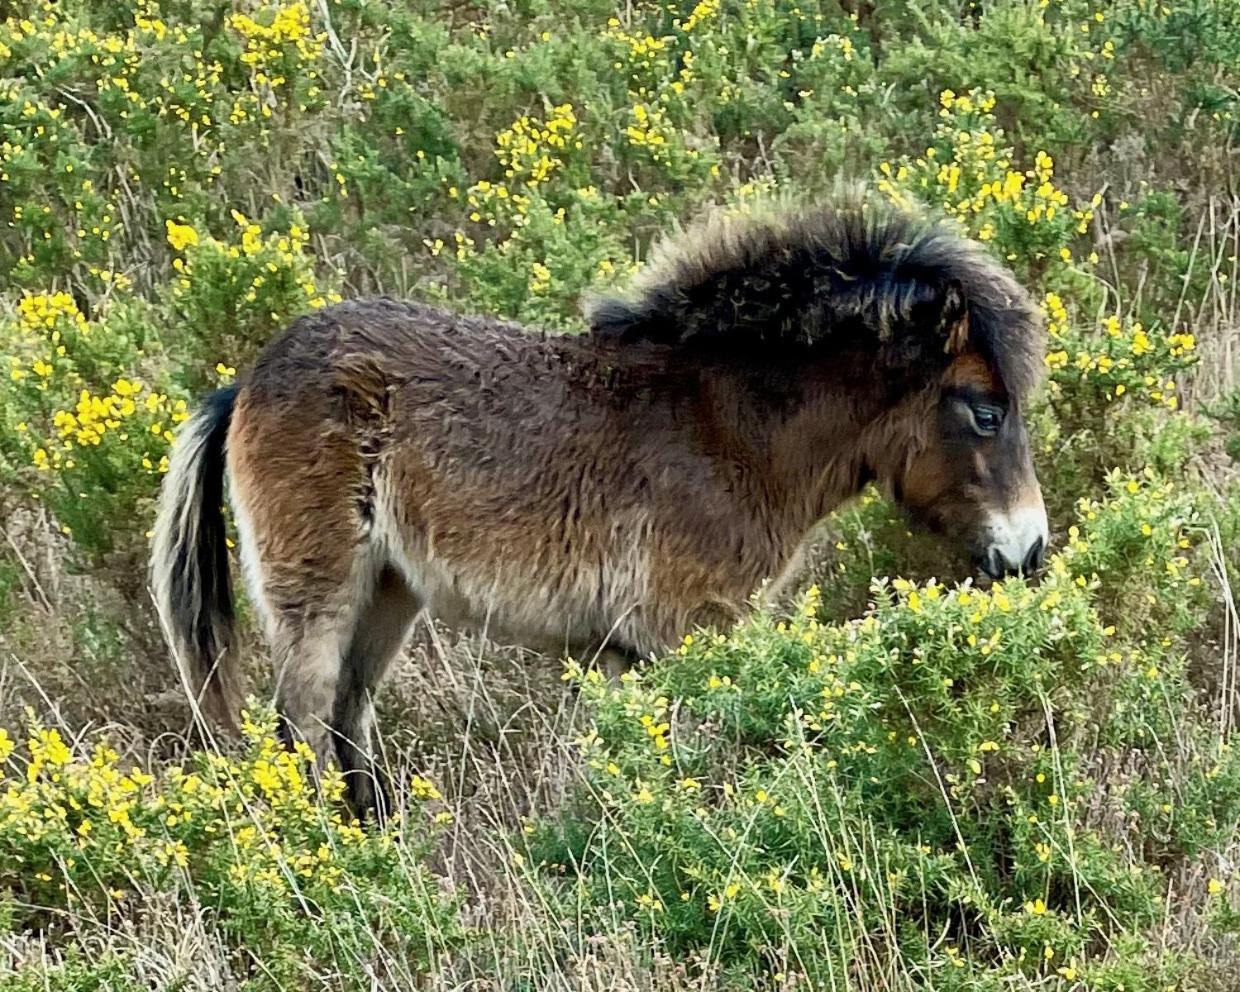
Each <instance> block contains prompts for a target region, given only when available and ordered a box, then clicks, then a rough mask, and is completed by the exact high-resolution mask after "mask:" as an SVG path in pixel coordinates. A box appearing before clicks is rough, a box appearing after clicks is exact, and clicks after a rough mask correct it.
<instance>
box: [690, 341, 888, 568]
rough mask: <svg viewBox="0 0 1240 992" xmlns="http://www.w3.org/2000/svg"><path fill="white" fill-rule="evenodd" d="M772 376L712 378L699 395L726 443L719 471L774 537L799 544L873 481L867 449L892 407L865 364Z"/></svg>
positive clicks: (872, 468)
mask: <svg viewBox="0 0 1240 992" xmlns="http://www.w3.org/2000/svg"><path fill="white" fill-rule="evenodd" d="M777 378H778V382H775V383H770V384H767V383H765V382H762V381H761V380H759V379H755V378H753V377H745V378H742V377H740V376H737V375H736V374H734V373H721V374H719V375H718V376H714V377H712V376H709V375H708V376H705V377H704V380H703V398H704V402H705V404H706V405H707V407H708V408H709V410H710V414H709V415H710V416H711V417H712V419H713V420H714V421H715V424H716V428H715V429H716V430H717V431H718V432H719V433H720V434H721V435H722V436H723V437H725V438H726V439H727V447H728V448H729V449H730V450H729V451H728V452H727V453H726V454H725V455H723V456H722V458H723V459H730V460H731V464H730V465H727V464H721V468H722V470H723V471H725V472H730V473H731V474H732V475H733V476H734V483H735V485H734V491H735V492H737V494H738V495H739V496H740V498H742V499H744V500H745V502H746V503H747V504H748V508H749V510H750V512H751V513H752V514H753V516H754V517H755V518H757V519H759V520H761V521H762V523H763V525H764V526H765V527H766V528H767V529H768V530H769V532H770V533H771V536H772V537H773V538H774V539H776V540H777V541H779V542H780V543H791V544H795V543H799V542H800V541H801V539H802V538H804V536H805V534H806V533H807V532H808V531H809V530H810V528H812V527H813V526H814V524H816V523H817V522H818V521H820V520H821V519H822V518H823V517H825V516H826V515H827V514H828V513H830V512H831V511H832V510H834V509H835V508H836V507H838V506H839V505H840V504H841V503H843V502H845V501H846V500H848V499H850V498H851V497H853V496H856V495H857V494H858V493H860V492H861V490H862V489H863V488H864V486H865V485H866V483H867V482H869V481H870V480H871V479H872V478H873V477H874V469H875V466H874V464H873V459H872V458H871V457H870V456H871V451H870V449H871V448H872V447H873V445H874V443H875V441H874V435H875V434H876V433H878V432H881V427H882V424H883V423H884V422H885V420H887V419H888V417H889V415H890V413H891V407H890V404H889V403H888V401H887V400H886V398H885V394H886V390H885V389H884V388H883V386H882V384H881V383H880V382H878V381H877V379H876V376H875V373H874V370H873V367H872V365H870V364H869V363H851V362H847V361H842V362H841V363H840V365H839V366H838V367H837V368H836V369H835V370H833V371H832V372H831V373H828V374H823V373H822V372H821V371H814V370H809V371H805V372H800V371H797V370H790V371H789V373H788V374H787V375H786V376H778V377H777ZM891 441H892V443H893V444H894V443H898V439H897V438H892V439H891Z"/></svg>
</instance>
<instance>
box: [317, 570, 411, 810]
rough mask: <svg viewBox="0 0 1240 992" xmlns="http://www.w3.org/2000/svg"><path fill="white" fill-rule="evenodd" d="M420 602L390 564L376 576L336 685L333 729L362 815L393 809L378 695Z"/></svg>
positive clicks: (351, 798) (351, 801)
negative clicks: (376, 730)
mask: <svg viewBox="0 0 1240 992" xmlns="http://www.w3.org/2000/svg"><path fill="white" fill-rule="evenodd" d="M420 608H421V603H419V601H418V598H417V597H416V596H415V595H414V593H413V591H412V590H411V589H410V588H409V586H408V585H407V584H406V582H405V580H404V578H403V577H402V576H401V575H400V574H399V573H398V572H396V571H395V570H394V569H392V568H388V567H385V568H384V569H383V570H382V571H381V572H380V573H379V576H378V578H377V579H376V581H375V586H374V592H373V594H372V596H371V599H370V602H369V603H368V604H366V605H365V606H364V607H363V608H362V609H361V611H360V612H359V613H358V618H357V626H356V627H355V628H354V631H353V637H352V640H351V642H350V644H349V648H348V650H347V651H346V652H345V656H344V665H343V666H342V669H341V672H340V680H339V682H338V684H337V688H336V703H335V706H334V708H333V710H332V731H333V733H334V734H335V742H336V758H337V760H338V761H339V763H340V768H341V771H342V772H343V773H344V775H345V781H346V783H347V789H348V792H347V794H348V799H349V805H350V806H352V807H353V811H354V812H355V813H356V814H357V815H358V816H360V817H365V816H366V815H367V814H368V813H371V812H373V813H374V815H375V818H376V819H377V820H378V821H379V822H382V821H383V820H384V818H385V817H386V816H387V814H388V812H389V811H390V809H391V796H390V794H389V792H388V790H387V787H386V783H385V781H384V776H383V772H382V770H381V768H380V767H379V763H378V761H376V758H375V754H374V746H373V741H372V739H371V737H372V732H373V727H374V713H375V710H374V699H373V697H374V693H375V691H376V690H377V689H378V687H379V683H380V681H381V680H382V679H383V676H384V673H385V672H386V671H387V668H388V665H389V664H390V663H391V661H392V659H393V658H395V657H396V655H397V654H399V653H400V650H401V649H402V648H403V647H404V646H405V640H406V638H407V637H408V635H409V627H410V625H411V624H412V622H413V619H414V617H415V616H417V613H418V610H419V609H420Z"/></svg>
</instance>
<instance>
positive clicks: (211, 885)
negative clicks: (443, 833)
mask: <svg viewBox="0 0 1240 992" xmlns="http://www.w3.org/2000/svg"><path fill="white" fill-rule="evenodd" d="M274 728H275V720H274V717H271V716H269V715H268V716H262V717H261V718H259V719H258V722H254V721H252V720H251V719H250V718H249V717H247V718H246V720H245V724H244V729H245V734H246V741H247V750H246V753H245V754H243V755H241V756H239V757H237V758H230V757H225V756H223V755H220V754H203V755H200V756H198V759H197V761H196V763H195V765H194V766H191V767H189V768H182V767H180V766H176V765H173V766H169V767H166V768H163V769H161V770H160V771H159V773H158V775H157V776H155V775H151V774H147V773H145V772H143V771H141V770H140V769H138V768H137V767H131V768H129V769H126V768H124V767H123V766H122V765H121V764H120V759H119V756H118V754H117V753H116V752H115V751H114V750H112V749H111V748H110V747H108V746H107V745H106V744H104V743H102V742H100V743H96V744H94V745H93V746H92V747H91V748H90V749H89V751H86V749H85V745H83V746H81V747H80V748H78V749H74V748H72V747H70V744H69V743H67V742H66V741H65V740H64V739H63V738H62V736H61V734H60V733H59V732H58V731H57V730H55V729H47V728H44V727H41V726H39V725H38V724H37V723H34V724H32V725H31V727H30V732H29V737H28V739H27V740H26V742H25V744H24V746H21V747H19V746H17V745H16V744H15V742H14V741H13V740H12V739H11V738H10V737H9V735H8V734H7V733H5V732H0V758H3V759H4V761H5V763H6V764H7V765H8V767H9V768H11V769H12V773H11V774H10V775H8V776H6V777H4V778H0V790H3V791H0V855H2V857H0V865H3V868H0V894H2V895H0V919H2V920H3V921H4V924H5V926H6V928H9V929H11V928H14V927H17V928H25V927H30V926H34V927H39V928H47V929H49V930H51V931H55V930H56V929H57V928H59V927H61V926H63V920H65V919H66V918H71V917H72V916H73V915H84V916H88V917H92V918H99V917H103V918H118V917H122V916H123V917H125V918H127V919H129V920H131V921H135V922H138V923H139V925H140V921H141V918H142V916H143V914H144V913H146V912H148V911H151V910H154V909H157V908H158V907H159V905H160V904H161V900H163V899H166V898H167V897H168V896H169V895H170V894H172V893H175V894H176V897H177V898H178V899H179V900H186V901H188V903H189V904H190V905H191V906H194V907H197V909H198V911H199V912H202V913H206V914H208V915H210V916H211V917H212V918H213V923H214V925H215V926H216V927H217V928H218V931H219V933H220V935H221V936H222V937H223V939H225V940H226V941H228V942H229V944H230V945H231V946H232V947H233V949H234V956H233V959H232V961H231V962H230V965H231V969H230V970H232V971H233V973H234V975H235V976H237V977H236V978H235V979H234V980H240V981H243V982H244V984H245V987H246V988H249V989H254V990H258V989H280V988H286V987H288V986H289V985H290V984H294V985H295V984H299V983H301V982H303V981H305V980H307V979H308V978H309V977H312V976H315V975H316V974H319V973H321V972H322V971H323V970H324V969H325V968H328V967H330V968H331V969H332V972H333V973H334V974H335V976H336V979H335V980H336V983H337V985H336V987H338V988H359V989H360V988H368V987H369V985H368V984H367V983H368V979H367V977H366V976H367V975H368V974H370V973H372V972H373V969H374V968H375V967H380V968H384V969H390V970H391V971H392V973H393V974H394V976H396V977H397V978H398V979H399V978H400V976H409V975H416V974H418V973H420V972H422V971H423V970H425V968H426V967H427V965H428V964H429V963H431V960H432V959H433V956H434V955H435V954H436V953H439V952H441V951H444V950H447V949H448V948H450V947H451V945H452V943H453V942H454V941H455V940H456V939H457V938H458V937H459V933H460V931H459V929H458V927H457V925H456V924H455V922H454V919H453V912H452V909H453V907H452V902H451V900H450V899H448V898H447V897H446V896H444V894H443V893H441V892H440V889H439V887H438V884H437V883H436V882H435V880H434V879H433V878H431V877H430V876H429V875H428V874H427V873H426V872H425V870H424V869H423V868H422V867H421V866H420V863H419V857H420V856H423V855H424V854H425V852H426V844H427V840H426V835H427V830H426V823H425V822H424V823H418V822H416V821H414V822H410V823H408V824H405V825H404V828H405V829H403V831H402V833H401V840H400V844H399V845H398V844H397V843H396V840H395V838H394V836H393V835H391V834H375V833H373V832H368V831H366V830H363V829H362V827H361V825H360V824H359V823H358V822H357V821H356V820H350V819H348V818H345V817H344V816H343V815H342V812H341V797H342V795H343V792H344V784H343V782H342V781H341V779H340V777H339V775H338V774H336V773H333V772H328V773H327V774H326V775H325V776H319V773H318V772H317V770H316V769H315V768H314V758H313V755H312V754H311V752H310V751H309V749H307V748H305V747H298V748H296V749H294V750H292V751H289V750H286V749H285V748H284V747H283V746H282V745H281V744H279V743H277V741H276V738H275V729H274ZM316 777H318V778H320V779H321V781H320V782H319V785H320V788H319V789H318V790H317V791H316V789H315V779H316ZM412 787H413V790H414V794H416V795H417V797H418V799H419V800H433V799H438V798H440V797H439V793H438V790H437V789H436V788H435V787H434V786H433V785H432V784H431V783H430V782H428V781H426V780H425V779H420V778H415V779H414V781H413V783H412ZM429 815H430V814H424V815H423V819H424V820H425V819H426V817H428V816H429ZM105 987H106V986H105Z"/></svg>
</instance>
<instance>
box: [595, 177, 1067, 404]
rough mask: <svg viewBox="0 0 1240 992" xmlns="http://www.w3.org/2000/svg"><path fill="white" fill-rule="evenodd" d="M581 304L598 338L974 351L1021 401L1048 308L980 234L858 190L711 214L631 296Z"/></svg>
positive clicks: (747, 349)
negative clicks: (796, 205) (813, 201)
mask: <svg viewBox="0 0 1240 992" xmlns="http://www.w3.org/2000/svg"><path fill="white" fill-rule="evenodd" d="M586 314H587V318H588V320H589V323H590V326H591V329H592V333H593V335H594V336H595V337H596V338H597V339H599V340H605V341H611V342H615V343H621V344H637V343H639V342H645V343H649V344H656V345H664V346H672V347H677V348H689V349H693V350H695V351H696V352H698V353H700V354H703V355H708V354H710V353H716V354H731V355H738V354H739V357H742V358H743V359H745V360H760V359H761V358H762V357H763V356H766V357H780V356H783V357H794V356H795V355H796V354H797V353H800V352H804V351H805V350H806V349H807V348H816V347H818V346H823V347H826V348H838V349H843V348H853V349H856V348H864V349H866V350H872V351H873V353H874V357H875V360H876V361H878V362H880V363H882V364H884V365H889V366H895V367H908V366H911V365H913V364H916V363H924V362H927V361H930V362H932V363H934V364H938V362H936V361H935V360H934V358H933V356H938V357H939V359H940V360H941V361H943V362H946V361H947V359H948V357H949V356H948V354H947V353H948V352H949V351H958V350H962V349H963V348H965V347H967V348H969V349H971V350H975V351H977V352H979V353H981V354H982V355H983V356H984V357H985V358H986V359H987V360H988V361H989V362H990V363H991V365H992V367H994V369H995V370H996V371H997V372H998V374H999V375H1000V377H1001V378H1002V380H1003V384H1004V386H1005V387H1006V389H1007V390H1008V391H1009V392H1010V393H1011V394H1012V395H1013V396H1017V397H1023V396H1024V395H1026V394H1027V393H1028V391H1029V390H1030V388H1032V386H1033V385H1034V384H1035V383H1036V382H1037V380H1038V378H1039V375H1040V373H1041V370H1042V368H1043V357H1042V356H1043V352H1044V348H1045V331H1044V327H1043V321H1042V317H1041V312H1040V310H1039V308H1038V307H1037V306H1036V305H1035V304H1034V303H1033V301H1032V300H1031V299H1030V297H1029V295H1028V294H1027V293H1026V292H1025V291H1024V290H1023V289H1022V288H1021V287H1020V286H1019V285H1018V284H1017V282H1016V280H1015V278H1014V277H1013V276H1012V273H1011V272H1009V271H1008V269H1007V268H1006V267H1004V266H1003V265H1002V264H1000V263H999V262H998V261H996V260H995V259H994V258H993V257H992V256H991V255H990V254H989V253H988V252H987V251H986V250H985V249H984V248H983V247H982V246H981V245H980V244H978V243H977V242H976V241H972V240H970V239H969V238H966V237H964V236H962V235H961V234H960V232H959V230H958V229H957V228H956V227H955V226H954V225H952V224H951V223H950V222H948V221H945V220H932V219H927V218H925V217H922V216H918V215H917V214H914V213H912V212H910V211H908V210H904V209H901V208H898V207H895V206H893V205H891V204H889V203H881V204H880V203H873V202H866V201H865V200H864V199H863V197H862V195H861V194H859V193H856V192H853V193H849V194H847V195H842V196H839V197H837V198H835V199H834V200H833V201H831V202H828V203H827V204H825V205H821V206H816V207H814V208H811V209H801V210H797V209H792V208H788V207H783V208H781V209H776V210H769V209H768V210H766V211H764V212H753V213H747V214H730V215H729V214H723V213H718V214H715V215H713V216H709V217H708V218H706V219H705V220H704V221H702V222H700V223H698V224H696V225H694V226H692V227H690V228H689V229H688V230H687V231H685V232H683V233H681V234H680V235H679V236H676V237H673V238H671V239H669V240H667V241H664V242H663V243H662V244H660V245H659V246H657V247H656V249H655V251H654V253H653V257H652V261H651V263H650V264H649V265H648V266H647V268H646V269H645V270H644V271H643V272H642V273H641V274H639V275H638V277H637V278H636V279H635V281H634V283H633V285H632V287H631V288H630V290H629V292H628V293H627V294H626V295H619V296H604V297H600V298H596V299H594V300H592V301H591V302H590V303H588V304H587V310H586Z"/></svg>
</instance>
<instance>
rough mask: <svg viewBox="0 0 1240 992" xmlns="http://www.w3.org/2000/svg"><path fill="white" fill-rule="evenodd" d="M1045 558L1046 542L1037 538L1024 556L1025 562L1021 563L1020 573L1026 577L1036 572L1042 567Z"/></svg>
mask: <svg viewBox="0 0 1240 992" xmlns="http://www.w3.org/2000/svg"><path fill="white" fill-rule="evenodd" d="M1045 557H1046V541H1045V540H1044V539H1043V538H1040V537H1039V538H1038V539H1037V540H1036V541H1034V542H1033V547H1031V548H1030V549H1029V553H1028V554H1027V555H1025V560H1024V561H1023V562H1022V563H1021V566H1020V567H1021V571H1023V572H1024V573H1025V574H1026V575H1027V574H1029V573H1030V572H1036V571H1037V570H1038V569H1039V568H1041V567H1042V561H1043V559H1044V558H1045Z"/></svg>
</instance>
